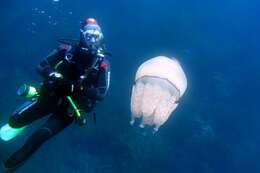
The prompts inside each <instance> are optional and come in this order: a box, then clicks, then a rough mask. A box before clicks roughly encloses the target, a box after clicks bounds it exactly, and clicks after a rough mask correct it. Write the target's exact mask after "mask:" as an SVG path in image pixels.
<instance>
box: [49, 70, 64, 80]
mask: <svg viewBox="0 0 260 173" xmlns="http://www.w3.org/2000/svg"><path fill="white" fill-rule="evenodd" d="M49 79H51V80H55V81H56V80H61V79H63V75H62V74H61V73H59V72H51V73H50V74H49Z"/></svg>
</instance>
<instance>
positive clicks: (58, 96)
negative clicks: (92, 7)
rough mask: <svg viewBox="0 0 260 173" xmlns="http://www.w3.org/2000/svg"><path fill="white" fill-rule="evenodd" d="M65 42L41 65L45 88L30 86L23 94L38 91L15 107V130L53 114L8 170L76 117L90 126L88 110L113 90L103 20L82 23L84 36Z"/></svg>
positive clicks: (6, 165)
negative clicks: (109, 89)
mask: <svg viewBox="0 0 260 173" xmlns="http://www.w3.org/2000/svg"><path fill="white" fill-rule="evenodd" d="M74 41H75V40H74ZM61 42H62V43H63V44H62V45H61V46H60V47H59V48H58V49H55V50H54V51H53V52H52V53H51V54H50V55H48V56H47V57H46V58H45V59H43V60H42V61H41V62H40V64H39V65H38V67H37V71H38V73H39V74H40V75H41V76H42V77H43V82H42V83H41V87H40V89H39V92H37V91H36V90H35V89H34V88H32V87H29V86H26V85H24V86H22V87H20V89H18V91H17V93H18V95H22V96H28V95H30V94H32V93H35V95H36V96H34V97H32V99H31V101H30V102H29V103H26V104H25V105H23V106H21V107H20V108H19V109H17V110H15V111H14V113H13V114H12V115H11V117H10V119H9V122H8V124H7V125H6V126H7V127H5V128H7V129H8V130H9V131H12V130H21V129H23V128H24V127H26V126H27V125H29V124H30V123H32V122H34V121H35V120H37V119H40V118H42V117H44V116H47V115H50V116H49V118H48V120H47V121H46V122H45V123H44V124H43V125H42V126H41V127H40V128H39V129H38V130H37V131H36V132H34V133H33V134H32V135H31V136H30V137H29V138H28V140H27V141H26V142H25V144H24V145H23V146H22V147H21V148H20V149H19V150H18V151H16V152H15V153H14V154H12V155H11V156H10V157H9V158H8V159H7V160H6V161H5V163H4V168H5V170H14V169H16V168H18V167H19V166H20V165H21V164H22V163H24V161H26V159H28V158H29V157H30V156H31V155H32V154H33V153H34V152H35V151H36V150H37V149H38V148H39V147H40V146H41V144H43V143H44V142H46V141H47V140H48V139H50V138H51V137H53V136H55V135H56V134H58V133H59V132H61V131H62V130H63V129H65V128H66V127H68V126H69V125H70V124H72V123H73V122H76V123H77V124H78V125H80V126H82V125H84V124H85V123H86V115H87V114H88V113H90V112H93V108H94V107H95V105H96V103H97V102H99V101H101V100H102V99H103V98H104V97H105V95H106V93H107V90H108V88H109V81H110V65H109V61H108V60H107V55H109V54H108V53H107V52H106V51H105V47H104V43H103V33H102V30H101V28H100V26H99V25H98V23H97V21H96V20H95V19H93V18H87V19H86V20H84V21H83V22H82V26H81V29H80V40H79V41H77V42H76V43H74V44H72V43H71V42H72V41H70V43H68V42H69V41H68V40H67V41H64V40H63V41H61ZM64 42H67V44H64ZM81 112H84V113H85V114H81ZM1 130H3V128H2V129H1ZM8 130H7V131H8ZM3 131H4V130H3ZM0 133H1V132H0ZM4 135H5V134H2V137H3V136H4ZM0 136H1V134H0Z"/></svg>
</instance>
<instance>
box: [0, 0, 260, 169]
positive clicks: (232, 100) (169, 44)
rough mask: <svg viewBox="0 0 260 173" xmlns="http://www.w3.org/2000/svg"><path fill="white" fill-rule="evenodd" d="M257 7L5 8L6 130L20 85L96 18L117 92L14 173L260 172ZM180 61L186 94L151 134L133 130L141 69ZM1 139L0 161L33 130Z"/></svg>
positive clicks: (81, 1)
mask: <svg viewBox="0 0 260 173" xmlns="http://www.w3.org/2000/svg"><path fill="white" fill-rule="evenodd" d="M259 7H260V1H256V0H252V1H246V0H227V1H224V0H222V1H206V0H201V1H198V0H183V1H177V0H161V1H158V0H150V1H148V0H121V1H112V0H110V1H105V0H103V1H88V0H74V1H71V0H55V1H52V0H42V1H35V0H27V1H14V0H9V1H2V2H1V5H0V34H1V36H0V41H1V46H0V55H1V62H0V81H1V86H0V89H1V93H2V94H1V97H0V108H1V116H0V125H1V126H2V125H4V124H5V123H6V122H7V120H8V117H9V116H10V114H11V113H12V111H13V110H14V109H15V107H16V106H17V105H20V104H22V103H23V102H24V101H25V100H24V99H23V98H19V97H18V96H16V89H17V87H18V86H19V85H21V84H23V83H32V84H36V85H37V84H38V83H39V82H40V81H41V78H40V77H39V75H38V74H37V73H36V72H35V67H36V66H37V64H38V63H39V62H40V61H41V59H43V58H44V57H45V56H46V55H48V53H49V52H50V51H52V50H53V49H54V48H56V47H57V46H58V45H59V43H58V42H57V40H58V39H60V38H78V37H79V26H80V21H81V20H82V19H84V18H85V17H94V18H96V19H97V20H98V22H99V24H100V25H101V27H102V29H103V32H104V36H105V40H106V46H107V48H108V50H109V51H110V52H111V53H112V55H113V56H112V57H110V58H109V61H110V63H111V86H110V90H109V93H108V95H107V96H106V98H105V100H104V101H103V102H102V103H100V104H99V105H98V106H97V108H96V111H97V124H94V122H93V121H92V120H91V118H90V119H89V121H88V125H87V126H86V127H83V128H79V127H77V126H76V125H72V126H70V127H69V128H67V129H65V130H64V131H63V132H62V133H60V134H58V135H57V136H55V137H54V138H52V139H51V140H49V141H48V142H46V143H45V144H44V145H43V146H41V148H40V149H39V151H37V152H36V153H35V154H34V155H33V157H31V158H30V159H29V160H28V161H27V162H26V163H25V164H24V165H23V166H22V167H21V168H19V169H18V170H17V171H16V172H17V173H28V172H32V171H33V172H35V173H46V172H48V173H83V172H84V173H134V172H136V173H139V172H140V173H142V172H149V173H173V172H178V173H220V172H222V173H229V172H236V173H244V172H249V173H259V172H260V164H259V163H260V162H259V160H260V147H259V146H260V134H259V131H260V125H259V124H260V123H259V122H260V117H259V116H260V115H259V106H260V102H259V97H260V94H259V90H258V89H259V88H260V70H259V66H260V60H259V57H260V51H259V45H260V39H259V35H260V22H259V16H260V11H259ZM158 55H166V56H170V57H172V56H174V57H176V58H177V59H178V60H179V61H180V63H181V65H182V67H183V68H184V71H185V73H186V75H187V79H188V89H187V91H186V93H185V95H184V97H183V98H182V100H181V103H180V105H179V107H178V108H177V110H176V111H175V112H174V113H173V115H172V116H171V117H170V118H169V120H168V121H167V122H166V123H165V124H164V125H163V126H162V127H161V128H160V129H159V131H158V132H157V133H156V134H155V135H145V134H144V133H142V132H140V129H136V128H133V127H132V126H130V125H129V121H130V115H131V113H130V94H131V87H132V84H133V80H134V75H135V71H136V69H137V67H138V66H139V65H140V64H141V63H142V62H144V61H145V60H147V59H149V58H152V57H155V56H158ZM42 121H44V120H40V121H37V122H36V123H34V124H33V125H32V126H31V127H29V128H28V129H27V130H26V132H25V133H23V134H22V135H20V136H18V137H17V138H16V139H14V140H11V141H9V142H2V141H0V161H1V163H2V162H4V160H5V159H7V158H8V156H9V155H10V154H11V153H13V152H14V151H15V150H17V149H18V148H19V147H20V146H21V145H22V144H23V143H24V142H25V140H26V139H27V138H28V136H29V135H30V134H32V133H33V130H35V129H36V128H38V127H39V125H40V124H41V123H42Z"/></svg>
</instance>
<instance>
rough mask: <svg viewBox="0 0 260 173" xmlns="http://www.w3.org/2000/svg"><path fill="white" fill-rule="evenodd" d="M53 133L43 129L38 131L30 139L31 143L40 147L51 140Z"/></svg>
mask: <svg viewBox="0 0 260 173" xmlns="http://www.w3.org/2000/svg"><path fill="white" fill-rule="evenodd" d="M51 136H52V132H51V131H50V130H49V129H48V128H41V129H39V130H37V131H36V132H35V133H34V134H32V136H31V137H30V138H29V141H30V142H29V143H31V144H35V145H40V144H42V143H43V142H45V141H46V140H48V139H49V138H51Z"/></svg>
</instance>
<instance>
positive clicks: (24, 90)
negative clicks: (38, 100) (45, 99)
mask: <svg viewBox="0 0 260 173" xmlns="http://www.w3.org/2000/svg"><path fill="white" fill-rule="evenodd" d="M17 95H19V96H24V97H27V98H32V97H37V96H38V92H37V90H36V88H35V87H33V86H30V85H26V84H23V85H22V86H20V87H19V88H18V90H17Z"/></svg>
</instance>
